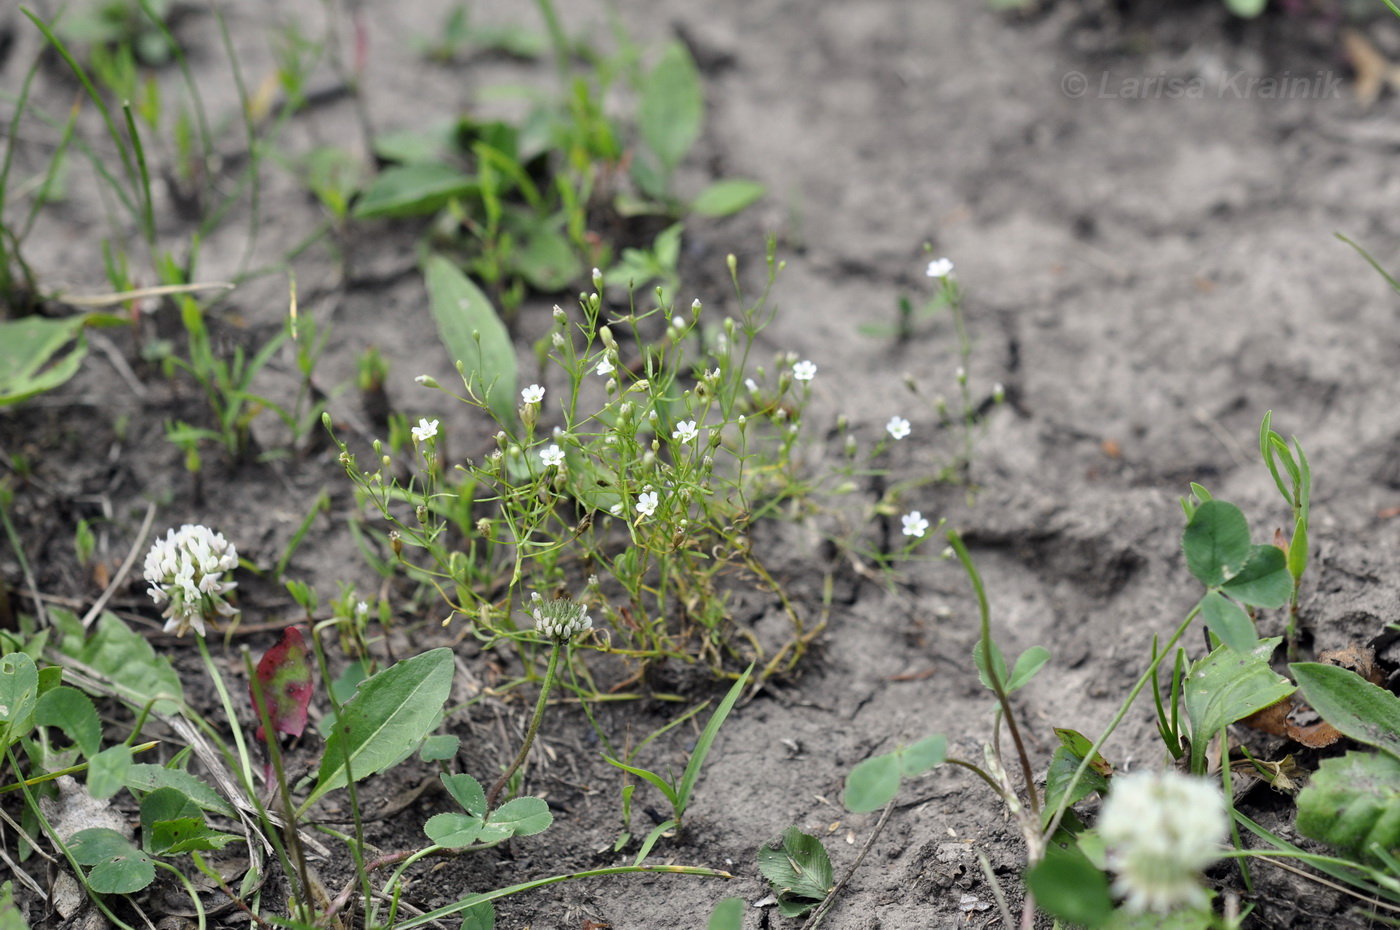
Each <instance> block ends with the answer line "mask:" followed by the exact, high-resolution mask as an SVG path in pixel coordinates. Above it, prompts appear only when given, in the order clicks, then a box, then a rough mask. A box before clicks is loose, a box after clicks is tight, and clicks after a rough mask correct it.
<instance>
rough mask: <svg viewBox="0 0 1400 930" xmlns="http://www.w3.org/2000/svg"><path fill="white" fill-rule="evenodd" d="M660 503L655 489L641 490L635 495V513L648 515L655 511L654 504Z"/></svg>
mask: <svg viewBox="0 0 1400 930" xmlns="http://www.w3.org/2000/svg"><path fill="white" fill-rule="evenodd" d="M658 503H660V501H659V500H658V498H657V496H656V492H655V491H643V492H642V493H641V494H638V495H637V513H639V514H641V515H642V516H644V517H649V516H651V515H652V514H654V513H656V505H657V504H658Z"/></svg>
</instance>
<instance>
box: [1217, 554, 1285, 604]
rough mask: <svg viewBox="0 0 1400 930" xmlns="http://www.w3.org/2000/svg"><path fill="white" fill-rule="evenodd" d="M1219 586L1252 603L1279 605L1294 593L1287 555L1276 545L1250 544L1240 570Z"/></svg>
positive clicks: (1243, 600) (1235, 596)
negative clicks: (1251, 545) (1246, 557)
mask: <svg viewBox="0 0 1400 930" xmlns="http://www.w3.org/2000/svg"><path fill="white" fill-rule="evenodd" d="M1221 590H1222V591H1224V592H1225V593H1226V594H1228V595H1230V596H1231V597H1233V598H1234V599H1235V600H1237V601H1240V602H1241V603H1244V604H1248V605H1250V606H1251V607H1265V608H1268V609H1270V610H1272V609H1273V608H1275V607H1282V606H1283V605H1284V604H1287V603H1288V599H1289V598H1290V597H1292V596H1293V576H1292V575H1290V574H1289V572H1288V558H1287V556H1285V555H1284V554H1283V550H1282V549H1280V548H1279V547H1278V546H1253V547H1251V548H1250V550H1249V558H1248V559H1247V560H1246V561H1245V563H1244V567H1243V568H1241V569H1240V571H1239V574H1237V575H1235V577H1233V578H1231V579H1230V580H1229V581H1227V582H1225V584H1223V585H1221Z"/></svg>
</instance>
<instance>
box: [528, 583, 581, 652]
mask: <svg viewBox="0 0 1400 930" xmlns="http://www.w3.org/2000/svg"><path fill="white" fill-rule="evenodd" d="M530 614H531V616H533V617H534V618H535V629H536V630H537V631H538V632H539V633H540V634H541V635H542V636H545V637H547V638H549V639H552V640H554V641H555V642H558V643H567V642H568V641H569V640H571V639H573V638H574V637H576V636H579V635H580V634H582V633H583V632H584V631H585V630H588V629H590V628H591V627H592V626H593V620H592V618H590V617H589V616H588V608H587V607H586V606H585V605H584V604H581V603H579V602H578V601H574V600H568V599H566V598H555V599H553V600H548V601H546V600H544V599H543V598H541V597H538V594H537V596H536V597H534V598H531V608H530Z"/></svg>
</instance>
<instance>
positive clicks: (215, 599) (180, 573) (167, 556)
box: [145, 523, 238, 636]
mask: <svg viewBox="0 0 1400 930" xmlns="http://www.w3.org/2000/svg"><path fill="white" fill-rule="evenodd" d="M237 566H238V553H237V552H236V551H235V550H234V548H233V544H232V543H230V542H229V541H228V540H227V539H224V536H223V534H222V533H215V532H214V531H213V530H211V529H209V527H207V526H200V525H198V524H191V523H186V524H185V525H184V526H182V527H180V529H178V530H176V529H173V528H172V529H171V530H170V531H169V532H168V533H166V535H165V538H164V539H157V540H156V541H155V542H154V543H153V544H152V545H151V549H150V551H149V552H147V553H146V566H145V576H146V581H148V582H149V583H150V585H151V587H150V588H149V589H148V591H149V593H150V595H151V599H152V600H153V601H155V602H156V606H160V605H162V604H164V605H166V606H165V611H164V612H163V613H162V614H161V616H162V617H165V618H166V622H165V632H167V633H174V634H175V635H176V636H184V635H185V632H186V631H187V630H189V629H190V628H193V629H194V631H195V632H196V633H198V634H199V635H200V636H203V635H204V621H205V620H208V619H212V618H213V617H214V616H215V615H216V614H217V615H218V616H221V617H232V616H233V615H234V614H236V613H237V612H238V611H236V610H234V608H233V607H232V606H231V605H230V604H229V603H228V602H227V601H225V600H224V595H225V594H227V593H228V592H229V591H232V590H233V589H234V588H236V587H238V584H237V583H236V582H233V581H224V580H223V577H224V572H230V571H233V569H234V568H236V567H237Z"/></svg>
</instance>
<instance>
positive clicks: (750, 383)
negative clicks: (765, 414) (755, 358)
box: [744, 378, 758, 394]
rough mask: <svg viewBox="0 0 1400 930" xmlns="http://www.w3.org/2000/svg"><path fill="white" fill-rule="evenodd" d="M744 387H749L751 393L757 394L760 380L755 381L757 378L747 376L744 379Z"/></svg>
mask: <svg viewBox="0 0 1400 930" xmlns="http://www.w3.org/2000/svg"><path fill="white" fill-rule="evenodd" d="M744 387H746V388H748V389H749V393H750V394H757V393H758V382H757V381H755V380H754V379H752V378H745V379H744Z"/></svg>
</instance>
